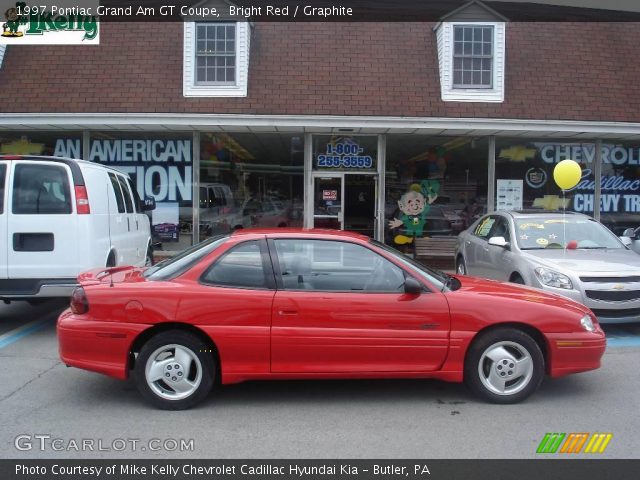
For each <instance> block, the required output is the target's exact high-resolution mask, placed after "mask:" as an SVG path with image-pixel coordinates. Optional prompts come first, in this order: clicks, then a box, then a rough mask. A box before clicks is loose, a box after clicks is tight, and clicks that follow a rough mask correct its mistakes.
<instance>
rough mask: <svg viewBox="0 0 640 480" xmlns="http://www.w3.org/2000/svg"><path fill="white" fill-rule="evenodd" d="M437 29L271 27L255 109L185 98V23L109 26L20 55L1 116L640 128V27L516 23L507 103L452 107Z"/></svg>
mask: <svg viewBox="0 0 640 480" xmlns="http://www.w3.org/2000/svg"><path fill="white" fill-rule="evenodd" d="M432 27H433V24H429V23H266V22H259V23H256V25H255V31H254V32H253V34H252V39H251V58H250V69H249V95H248V96H247V97H246V98H204V99H203V98H184V97H183V96H182V24H181V23H138V24H134V23H103V24H102V25H101V38H100V45H99V46H96V47H92V46H87V47H82V46H51V47H46V46H15V47H9V48H8V49H7V53H6V56H5V59H4V64H3V66H2V69H0V105H1V106H0V111H4V112H48V113H52V112H53V113H56V112H60V113H62V112H91V113H95V112H118V113H123V112H136V113H142V112H163V113H172V112H173V113H180V112H185V113H227V114H232V113H247V114H283V115H286V114H290V115H389V116H409V117H414V116H426V117H428V116H435V117H493V118H524V119H567V120H601V121H629V122H638V121H640V113H638V112H640V90H639V89H638V88H637V82H638V77H639V76H640V64H639V63H638V62H637V59H638V58H640V28H639V25H638V24H637V23H617V24H615V23H509V24H508V25H507V61H506V65H507V77H506V99H505V102H504V103H501V104H482V103H449V102H447V103H445V102H442V101H441V100H440V86H439V76H438V70H437V68H438V67H437V64H438V63H437V53H436V45H435V33H434V32H433V30H432Z"/></svg>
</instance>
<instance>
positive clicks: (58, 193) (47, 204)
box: [12, 163, 72, 215]
mask: <svg viewBox="0 0 640 480" xmlns="http://www.w3.org/2000/svg"><path fill="white" fill-rule="evenodd" d="M12 211H13V213H16V214H39V215H47V214H48V215H53V214H69V213H71V212H72V207H71V190H70V187H69V175H68V174H67V170H66V169H65V168H64V167H62V166H57V165H42V164H40V165H38V164H29V163H27V164H19V165H16V169H15V176H14V180H13V207H12Z"/></svg>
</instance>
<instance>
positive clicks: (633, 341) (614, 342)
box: [607, 337, 640, 348]
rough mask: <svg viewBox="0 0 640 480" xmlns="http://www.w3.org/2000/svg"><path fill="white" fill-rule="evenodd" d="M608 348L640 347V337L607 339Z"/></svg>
mask: <svg viewBox="0 0 640 480" xmlns="http://www.w3.org/2000/svg"><path fill="white" fill-rule="evenodd" d="M607 347H614V348H615V347H640V337H613V338H612V337H607Z"/></svg>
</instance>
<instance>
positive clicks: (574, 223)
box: [515, 215, 624, 250]
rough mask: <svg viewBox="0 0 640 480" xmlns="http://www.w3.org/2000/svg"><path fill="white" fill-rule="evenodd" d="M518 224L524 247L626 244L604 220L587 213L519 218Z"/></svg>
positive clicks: (580, 246) (537, 248) (530, 248)
mask: <svg viewBox="0 0 640 480" xmlns="http://www.w3.org/2000/svg"><path fill="white" fill-rule="evenodd" d="M515 226H516V238H517V241H518V246H519V247H520V249H521V250H541V249H544V248H568V249H576V248H578V249H604V248H624V246H623V244H622V243H621V242H620V241H619V240H618V238H617V237H616V236H615V235H614V234H613V233H611V232H610V231H609V230H607V229H606V228H605V227H604V226H602V224H600V223H598V222H596V221H595V220H592V219H588V218H584V217H579V218H572V217H571V216H570V215H567V216H566V217H554V218H549V217H527V218H518V219H516V221H515Z"/></svg>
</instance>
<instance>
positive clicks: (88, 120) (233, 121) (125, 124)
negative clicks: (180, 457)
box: [0, 113, 640, 141]
mask: <svg viewBox="0 0 640 480" xmlns="http://www.w3.org/2000/svg"><path fill="white" fill-rule="evenodd" d="M0 130H4V131H6V130H19V131H29V130H50V131H51V130H53V131H58V130H73V131H78V130H107V131H108V130H113V131H133V132H137V131H156V132H157V131H160V132H163V131H168V132H173V131H175V132H191V131H201V132H234V133H237V132H247V133H276V132H280V133H317V134H322V133H340V134H370V135H373V134H393V133H404V134H415V135H430V136H435V135H456V136H460V135H468V136H474V137H480V136H487V135H496V136H500V137H525V138H526V137H531V138H562V139H575V140H590V139H596V138H601V139H612V140H639V141H640V123H623V122H599V121H569V120H522V119H508V118H504V119H502V118H501V119H487V118H435V117H433V118H419V117H374V116H367V117H364V116H305V115H291V116H290V115H215V114H191V115H190V114H186V115H185V114H156V113H137V114H136V113H134V114H115V113H114V114H110V113H101V114H98V113H96V114H88V113H51V114H48V113H4V114H3V115H2V116H1V117H0Z"/></svg>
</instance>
